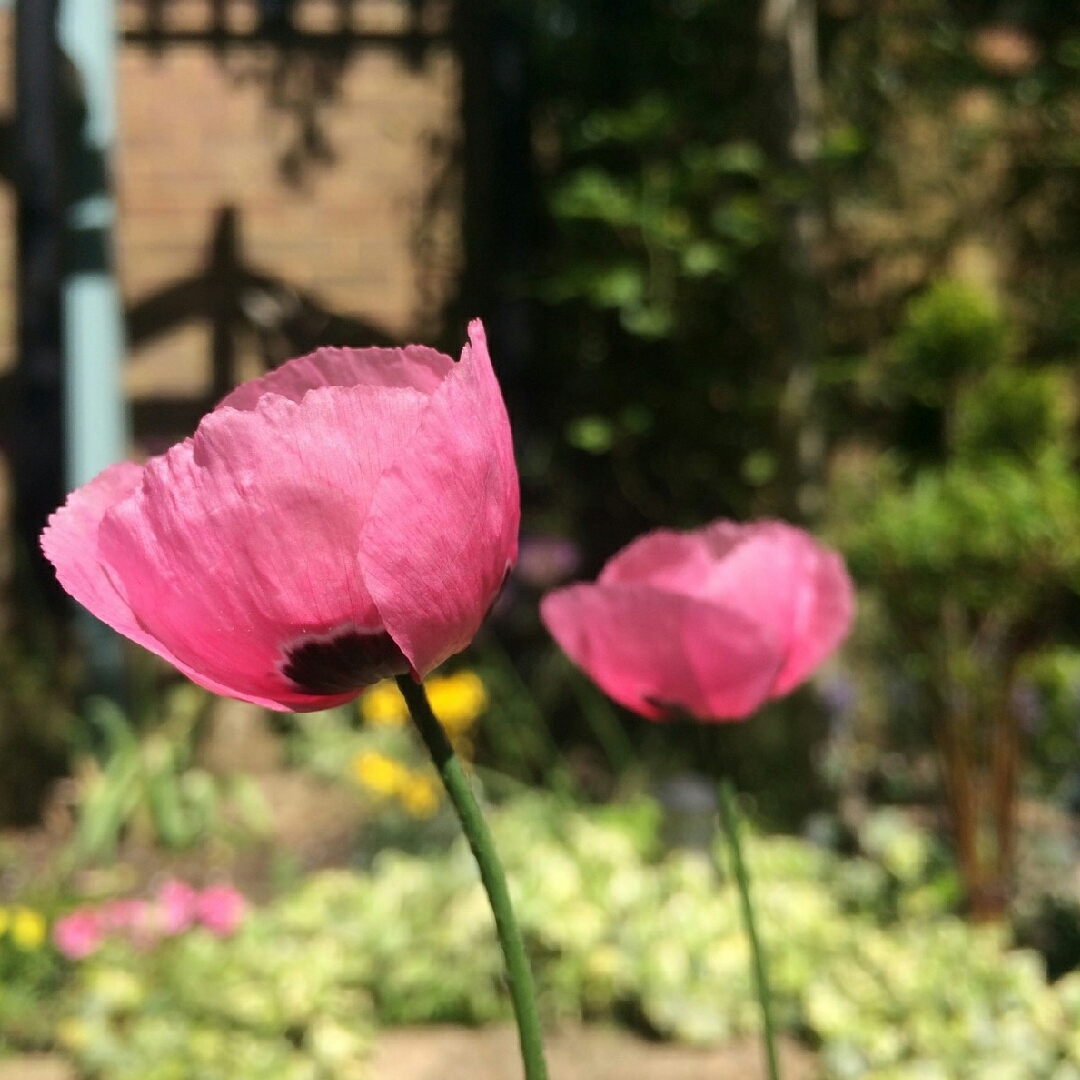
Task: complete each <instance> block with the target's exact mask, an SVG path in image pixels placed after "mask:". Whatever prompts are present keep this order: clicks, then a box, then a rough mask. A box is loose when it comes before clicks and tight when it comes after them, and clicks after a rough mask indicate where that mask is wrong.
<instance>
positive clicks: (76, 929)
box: [52, 908, 104, 960]
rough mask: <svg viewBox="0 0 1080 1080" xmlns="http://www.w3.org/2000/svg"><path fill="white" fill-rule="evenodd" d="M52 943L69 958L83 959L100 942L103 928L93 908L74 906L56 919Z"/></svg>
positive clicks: (93, 950)
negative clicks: (70, 910) (67, 913)
mask: <svg viewBox="0 0 1080 1080" xmlns="http://www.w3.org/2000/svg"><path fill="white" fill-rule="evenodd" d="M52 936H53V944H54V945H55V946H56V947H57V948H58V949H59V950H60V951H61V952H62V953H63V954H64V956H66V957H67V958H68V959H69V960H85V959H86V957H88V956H89V955H90V954H91V953H93V952H95V951H96V949H97V947H98V946H99V945H100V944H101V940H102V937H103V936H104V934H103V928H102V925H101V920H100V918H99V917H98V913H97V912H96V911H95V910H94V909H93V908H76V909H75V910H74V911H73V912H71V913H70V914H69V915H65V916H63V918H60V919H57V920H56V923H55V925H54V926H53V934H52Z"/></svg>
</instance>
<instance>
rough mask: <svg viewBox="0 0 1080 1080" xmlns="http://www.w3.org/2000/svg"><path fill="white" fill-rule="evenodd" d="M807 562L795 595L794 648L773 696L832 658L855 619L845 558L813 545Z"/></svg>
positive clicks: (789, 688)
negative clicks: (828, 658)
mask: <svg viewBox="0 0 1080 1080" xmlns="http://www.w3.org/2000/svg"><path fill="white" fill-rule="evenodd" d="M806 563H807V564H808V565H805V566H804V571H803V577H802V581H801V582H800V585H799V587H798V590H797V593H796V599H795V619H794V629H793V633H792V637H791V646H790V649H789V651H788V656H787V661H786V663H785V664H784V667H783V668H782V669H781V671H780V674H779V675H778V676H777V678H776V686H775V687H773V697H781V696H782V695H784V694H787V693H789V692H790V691H791V690H794V689H795V687H796V686H798V685H799V683H801V682H802V681H803V680H804V679H805V678H807V676H809V675H810V674H811V673H812V672H813V671H814V670H815V669H816V668H817V667H818V665H819V664H821V663H822V661H823V660H825V659H826V658H827V657H828V656H830V655H831V654H832V652H833V650H834V649H836V648H837V647H838V646H839V645H840V643H841V642H842V641H843V640H844V638H845V637H847V634H848V631H849V630H850V629H851V623H852V620H853V619H854V617H855V590H854V588H853V586H852V584H851V578H850V577H848V572H847V568H846V567H845V566H844V561H843V559H841V558H840V556H839V555H838V554H837V553H836V552H835V551H828V550H825V549H823V548H819V547H817V545H814V546H813V549H812V550H810V551H808V552H807V555H806Z"/></svg>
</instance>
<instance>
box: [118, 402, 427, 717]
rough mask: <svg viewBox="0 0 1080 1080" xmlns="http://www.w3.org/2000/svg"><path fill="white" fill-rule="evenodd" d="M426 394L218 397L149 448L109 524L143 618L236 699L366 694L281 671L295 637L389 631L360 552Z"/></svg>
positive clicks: (315, 703) (318, 699)
mask: <svg viewBox="0 0 1080 1080" xmlns="http://www.w3.org/2000/svg"><path fill="white" fill-rule="evenodd" d="M427 400H428V399H427V398H426V397H425V396H424V395H423V394H422V393H420V392H418V391H416V390H412V389H407V388H386V387H365V386H360V387H352V388H344V387H326V388H322V389H318V390H314V391H312V392H311V393H309V394H308V395H307V396H306V397H305V398H304V399H303V401H302V403H297V402H295V401H292V400H290V399H288V398H286V397H283V396H278V395H276V394H270V395H266V396H264V397H263V398H262V399H261V400H260V401H259V402H258V403H257V405H256V407H255V408H253V409H251V410H249V411H237V410H235V409H231V408H219V409H218V410H216V411H215V412H214V413H212V414H211V415H210V416H208V417H207V418H206V419H205V420H204V421H203V422H202V424H200V425H199V429H198V431H197V432H196V434H195V436H194V439H191V440H187V441H186V442H184V443H181V444H180V445H178V446H176V447H174V448H173V449H172V450H170V451H169V452H168V453H167V454H165V455H163V456H162V457H160V458H155V459H154V460H152V461H151V462H149V463H148V464H147V466H146V468H145V472H144V477H143V483H142V485H141V486H140V487H139V488H138V489H137V490H136V491H135V492H134V493H133V494H132V495H131V496H130V497H129V498H127V499H125V500H123V501H122V502H120V503H118V504H117V505H115V506H114V507H113V509H112V510H111V511H109V512H108V513H107V514H106V515H105V517H104V520H103V521H102V524H101V529H100V537H101V554H102V557H103V559H104V560H105V562H106V563H107V565H108V567H109V569H110V570H111V572H112V573H113V574H114V575H115V576H116V577H117V578H118V579H119V581H120V582H122V584H123V588H124V590H125V592H126V595H127V597H128V599H129V602H130V604H131V608H132V610H133V611H134V613H135V614H136V617H137V618H138V620H139V624H140V625H141V626H142V627H143V629H144V631H145V632H146V633H147V634H149V635H151V636H152V637H153V638H154V639H156V641H158V642H159V643H160V644H161V645H162V646H163V648H164V649H166V650H168V652H169V653H170V654H171V655H172V656H173V657H175V658H176V660H178V661H179V664H180V666H182V667H184V668H185V670H188V671H189V672H190V671H194V672H197V673H198V675H199V676H200V678H196V681H197V682H203V684H204V685H206V683H207V681H212V682H214V683H217V684H220V685H221V686H224V687H225V688H226V692H228V693H229V694H231V695H232V696H234V697H240V698H244V699H246V700H250V701H256V702H258V703H260V704H270V705H271V706H272V707H277V708H291V709H304V708H325V707H327V706H329V705H331V704H334V703H335V702H338V701H346V700H349V698H350V697H353V696H355V692H356V691H353V692H352V693H341V694H336V695H331V694H316V695H312V694H308V693H304V691H303V688H302V687H297V686H296V685H295V684H293V683H292V682H291V681H290V680H289V679H287V678H286V677H285V675H284V674H283V673H282V670H281V669H282V667H283V661H284V659H285V657H284V654H283V650H284V649H286V648H288V647H289V646H291V645H296V644H297V643H299V642H303V641H304V640H305V639H306V638H310V637H314V638H316V639H319V638H321V637H322V636H325V635H328V634H330V635H332V634H333V633H334V632H335V631H338V630H341V629H343V628H344V629H354V630H359V631H365V632H366V631H371V632H377V631H381V630H382V626H381V623H380V620H379V614H378V611H377V610H376V607H375V604H374V603H373V601H372V598H371V596H370V594H369V593H368V590H367V588H365V584H364V580H363V576H362V573H361V570H360V567H359V564H358V560H357V553H358V550H359V546H360V536H361V528H362V525H363V521H364V517H365V514H366V513H367V509H368V505H369V503H370V502H371V499H372V495H373V493H374V491H375V490H376V489H377V486H378V483H379V478H380V477H381V476H382V475H383V473H384V472H385V471H386V470H387V469H388V468H390V466H391V464H392V463H393V461H394V460H395V459H396V458H397V457H398V456H399V455H400V454H401V452H402V450H403V447H404V446H405V445H406V444H407V443H408V442H409V440H410V438H411V437H412V435H413V433H414V432H415V431H416V429H417V425H418V424H419V423H420V419H421V417H422V415H423V413H424V410H425V406H426V404H427ZM155 651H160V650H155ZM193 677H194V676H193ZM356 689H357V690H359V687H357V688H356Z"/></svg>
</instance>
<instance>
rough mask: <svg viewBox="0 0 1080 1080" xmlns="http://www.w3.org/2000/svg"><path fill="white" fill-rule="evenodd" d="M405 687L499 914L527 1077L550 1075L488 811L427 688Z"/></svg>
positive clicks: (408, 683) (407, 681) (402, 681)
mask: <svg viewBox="0 0 1080 1080" xmlns="http://www.w3.org/2000/svg"><path fill="white" fill-rule="evenodd" d="M397 684H398V689H399V690H400V691H401V695H402V697H404V698H405V703H406V704H407V705H408V706H409V712H410V713H412V718H413V721H414V723H415V724H416V727H417V729H418V730H419V732H420V737H421V738H422V739H423V740H424V745H425V746H426V747H427V748H428V753H429V754H431V760H432V761H433V762H434V763H435V768H436V769H438V770H439V776H440V777H442V782H443V785H444V786H445V787H446V793H447V794H448V795H449V796H450V801H451V802H452V803H453V804H454V809H455V810H456V811H457V816H458V819H459V820H460V822H461V828H462V830H463V831H464V833H465V838H466V839H467V840H468V841H469V847H471V848H472V853H473V855H474V856H475V858H476V862H477V865H478V866H479V867H480V879H481V880H482V881H483V883H484V888H485V889H486V890H487V894H488V901H489V902H490V904H491V910H492V912H493V913H494V915H495V928H496V930H497V931H498V934H499V944H500V945H501V946H502V952H503V959H504V960H505V962H506V973H507V978H508V981H509V984H510V998H511V1000H512V1001H513V1004H514V1016H515V1018H516V1019H517V1026H518V1039H519V1041H520V1042H521V1059H522V1061H523V1062H524V1065H525V1080H547V1065H546V1064H545V1063H544V1047H543V1043H542V1040H541V1037H540V1016H539V1014H538V1013H537V1010H536V991H535V990H534V988H533V980H532V972H531V971H530V970H529V960H528V957H527V956H526V955H525V943H524V941H523V940H522V938H521V930H520V929H519V928H518V924H517V920H516V919H515V918H514V910H513V908H512V906H511V904H510V891H509V889H508V888H507V887H506V875H505V874H504V873H503V868H502V864H501V863H500V862H499V857H498V855H497V854H496V852H495V842H494V841H493V840H492V837H491V832H490V830H489V829H488V827H487V822H486V821H485V820H484V815H483V814H482V813H481V811H480V807H479V805H478V804H477V801H476V796H475V795H474V794H473V789H472V784H470V783H469V778H468V777H467V776H466V775H465V770H464V769H463V768H462V765H461V761H460V759H459V758H458V757H457V755H456V754H455V753H454V748H453V747H452V746H451V745H450V740H449V739H448V738H447V737H446V732H445V731H444V730H443V726H442V724H440V723H439V721H438V720H437V719H436V717H435V714H434V713H433V712H432V711H431V703H430V702H429V701H428V699H427V694H426V693H425V692H424V687H423V686H422V685H421V684H420V683H417V682H415V681H414V680H413V679H412V678H410V677H409V676H408V675H399V676H398V679H397Z"/></svg>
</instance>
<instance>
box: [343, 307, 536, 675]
mask: <svg viewBox="0 0 1080 1080" xmlns="http://www.w3.org/2000/svg"><path fill="white" fill-rule="evenodd" d="M469 340H470V344H468V345H466V346H465V348H464V349H463V350H462V354H461V360H460V362H459V363H457V364H455V365H454V367H453V370H452V371H451V372H450V373H449V375H447V377H446V379H445V380H444V381H443V383H442V385H441V386H440V387H439V388H438V389H437V390H436V391H435V392H434V393H433V394H432V395H431V398H430V399H429V404H428V407H427V409H426V411H425V413H424V417H423V421H422V422H421V425H420V427H419V429H418V430H417V432H416V435H415V436H414V437H413V439H412V440H411V442H410V443H409V445H408V447H407V448H406V449H405V451H404V452H403V453H402V455H401V456H400V457H399V458H398V459H397V460H396V461H395V463H394V465H393V467H392V468H391V469H390V470H389V471H388V472H387V473H386V475H385V476H384V477H383V479H382V481H381V482H380V484H379V486H378V489H377V490H376V492H375V497H374V498H373V499H372V502H371V508H370V510H369V512H368V516H367V520H366V522H365V524H364V531H363V537H362V544H361V557H360V561H361V566H362V568H363V575H364V580H365V582H366V583H367V587H368V589H369V590H370V592H371V595H372V597H374V599H375V603H376V605H377V606H378V609H379V613H380V615H381V616H382V621H383V624H384V625H385V627H386V629H387V631H388V632H389V633H390V635H391V637H393V639H394V640H395V641H396V642H397V644H398V645H399V646H400V648H401V650H402V652H403V653H404V654H405V656H406V657H408V659H409V661H410V663H411V664H412V666H413V668H414V670H415V671H416V672H417V673H418V674H420V675H424V674H426V673H427V672H429V671H430V670H431V669H432V668H434V667H436V666H437V665H438V664H440V663H442V661H443V660H445V659H446V658H447V657H448V656H451V655H453V654H454V653H455V652H458V651H460V650H461V649H462V648H464V647H465V645H467V644H468V643H469V641H471V640H472V637H473V636H474V634H475V633H476V631H477V629H478V628H479V626H480V623H481V622H482V621H483V618H484V615H485V614H486V613H487V610H488V608H489V606H490V604H491V602H492V600H493V599H494V598H495V596H496V595H497V593H498V591H499V588H500V587H501V585H502V582H503V579H504V578H505V576H506V573H507V571H508V570H509V569H510V567H511V565H512V564H513V561H514V559H515V558H516V556H517V534H518V523H519V518H520V508H519V492H518V480H517V469H516V467H515V464H514V450H513V442H512V440H511V436H510V423H509V420H508V418H507V415H506V406H505V405H504V404H503V400H502V394H501V392H500V390H499V384H498V381H497V380H496V378H495V373H494V371H493V370H492V368H491V359H490V357H489V356H488V350H487V341H486V338H485V336H484V329H483V327H482V326H481V324H480V322H479V320H476V321H474V322H472V323H471V324H470V325H469Z"/></svg>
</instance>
